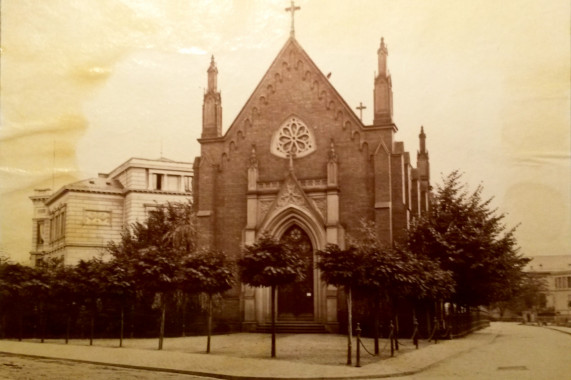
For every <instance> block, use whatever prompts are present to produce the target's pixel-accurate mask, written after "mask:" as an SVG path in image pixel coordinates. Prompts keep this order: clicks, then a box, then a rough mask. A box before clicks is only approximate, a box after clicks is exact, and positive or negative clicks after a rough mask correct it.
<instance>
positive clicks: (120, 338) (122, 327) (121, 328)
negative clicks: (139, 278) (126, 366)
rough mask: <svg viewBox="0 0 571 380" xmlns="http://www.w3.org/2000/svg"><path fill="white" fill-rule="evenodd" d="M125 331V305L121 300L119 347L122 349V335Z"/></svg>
mask: <svg viewBox="0 0 571 380" xmlns="http://www.w3.org/2000/svg"><path fill="white" fill-rule="evenodd" d="M124 330H125V303H124V300H121V322H120V325H119V347H123V334H124V332H125V331H124Z"/></svg>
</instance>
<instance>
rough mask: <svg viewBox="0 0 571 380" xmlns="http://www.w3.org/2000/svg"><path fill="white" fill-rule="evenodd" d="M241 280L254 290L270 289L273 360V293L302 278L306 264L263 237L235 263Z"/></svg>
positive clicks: (286, 249)
mask: <svg viewBox="0 0 571 380" xmlns="http://www.w3.org/2000/svg"><path fill="white" fill-rule="evenodd" d="M238 266H239V270H240V279H241V281H242V282H243V283H245V284H247V285H250V286H254V287H268V286H269V287H270V288H271V300H272V301H271V308H272V351H271V357H272V358H275V357H276V289H277V287H278V286H280V285H286V284H289V283H292V282H295V281H302V280H303V279H304V278H305V267H306V263H305V262H304V260H303V259H302V258H301V257H299V255H298V254H297V253H296V251H295V250H292V249H291V248H290V247H289V246H288V245H287V244H285V243H281V242H279V241H278V240H276V239H275V238H273V237H272V236H270V235H268V234H264V235H262V236H261V237H260V238H259V239H258V240H257V241H256V242H255V243H254V244H252V245H247V246H246V247H244V251H243V256H242V258H241V259H240V260H239V261H238Z"/></svg>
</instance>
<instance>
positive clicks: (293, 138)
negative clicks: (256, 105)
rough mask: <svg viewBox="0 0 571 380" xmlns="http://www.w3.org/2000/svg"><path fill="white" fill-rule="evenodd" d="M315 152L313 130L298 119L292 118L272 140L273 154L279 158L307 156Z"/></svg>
mask: <svg viewBox="0 0 571 380" xmlns="http://www.w3.org/2000/svg"><path fill="white" fill-rule="evenodd" d="M313 151H315V141H314V138H313V134H312V133H311V130H310V129H309V128H308V127H307V126H306V125H305V124H304V123H303V122H302V121H301V120H299V119H298V118H297V117H290V118H289V119H288V120H287V121H286V122H285V123H284V124H283V125H282V126H281V127H280V129H278V131H277V132H276V133H275V134H274V137H273V139H272V147H271V152H272V153H273V154H275V155H276V156H278V157H283V158H288V157H289V156H290V154H293V156H294V157H296V158H297V157H303V156H307V155H308V154H310V153H311V152H313Z"/></svg>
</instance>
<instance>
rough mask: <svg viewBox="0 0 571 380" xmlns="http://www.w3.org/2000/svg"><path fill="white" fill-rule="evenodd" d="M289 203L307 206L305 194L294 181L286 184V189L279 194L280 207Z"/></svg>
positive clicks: (278, 202) (278, 203) (278, 204)
mask: <svg viewBox="0 0 571 380" xmlns="http://www.w3.org/2000/svg"><path fill="white" fill-rule="evenodd" d="M289 205H295V206H300V207H303V206H305V202H304V199H303V194H302V193H301V191H300V190H299V189H298V188H297V186H296V185H295V184H294V183H287V184H286V187H285V189H284V191H283V192H282V193H281V194H280V195H279V198H278V201H277V206H278V207H286V206H289Z"/></svg>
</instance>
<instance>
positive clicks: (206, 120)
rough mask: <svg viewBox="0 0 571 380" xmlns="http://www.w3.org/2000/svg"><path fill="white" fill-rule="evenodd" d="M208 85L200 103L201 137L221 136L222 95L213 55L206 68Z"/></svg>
mask: <svg viewBox="0 0 571 380" xmlns="http://www.w3.org/2000/svg"><path fill="white" fill-rule="evenodd" d="M207 73H208V85H207V88H206V91H205V92H204V101H203V103H202V138H212V137H220V136H222V97H221V96H220V91H218V90H217V86H218V68H217V67H216V62H215V61H214V56H212V57H211V58H210V66H209V67H208V70H207Z"/></svg>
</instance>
